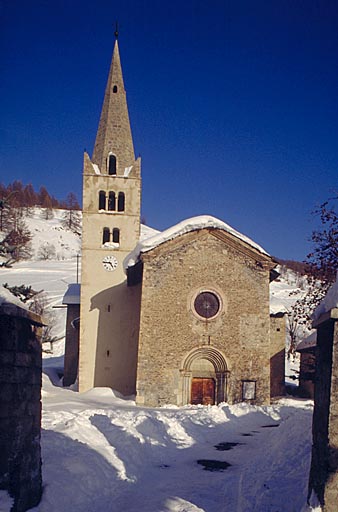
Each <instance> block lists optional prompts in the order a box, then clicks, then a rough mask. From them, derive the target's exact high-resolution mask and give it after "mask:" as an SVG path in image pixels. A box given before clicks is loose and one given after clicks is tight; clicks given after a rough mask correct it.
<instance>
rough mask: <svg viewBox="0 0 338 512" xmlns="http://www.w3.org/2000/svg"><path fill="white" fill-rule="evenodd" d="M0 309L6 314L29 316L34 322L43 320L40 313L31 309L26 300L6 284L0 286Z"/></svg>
mask: <svg viewBox="0 0 338 512" xmlns="http://www.w3.org/2000/svg"><path fill="white" fill-rule="evenodd" d="M0 310H1V311H2V312H3V313H4V314H6V315H11V316H19V317H24V318H29V319H30V320H31V321H32V322H33V323H40V322H41V318H40V317H39V315H37V314H35V313H33V312H32V311H30V310H29V308H28V306H27V305H26V304H25V303H24V302H22V301H21V300H20V299H19V298H18V297H15V295H13V293H11V292H10V291H9V290H7V288H5V287H4V286H0Z"/></svg>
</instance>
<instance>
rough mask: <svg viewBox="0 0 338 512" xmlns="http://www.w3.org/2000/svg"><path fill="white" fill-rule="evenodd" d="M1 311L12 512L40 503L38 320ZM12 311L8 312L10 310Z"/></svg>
mask: <svg viewBox="0 0 338 512" xmlns="http://www.w3.org/2000/svg"><path fill="white" fill-rule="evenodd" d="M4 309H6V307H5V308H4V307H3V306H0V489H2V490H7V492H8V494H9V495H10V496H11V497H12V498H13V499H14V505H13V507H12V512H23V511H26V510H28V509H29V508H31V507H34V506H36V505H37V504H38V503H39V501H40V498H41V492H42V482H41V450H40V428H41V361H42V360H41V344H40V341H39V340H38V338H37V330H38V329H39V325H40V326H41V323H39V322H38V321H37V319H38V318H39V317H37V315H34V314H31V313H30V312H28V311H26V310H21V309H20V308H18V307H17V306H10V307H9V314H6V312H4ZM7 309H8V308H7Z"/></svg>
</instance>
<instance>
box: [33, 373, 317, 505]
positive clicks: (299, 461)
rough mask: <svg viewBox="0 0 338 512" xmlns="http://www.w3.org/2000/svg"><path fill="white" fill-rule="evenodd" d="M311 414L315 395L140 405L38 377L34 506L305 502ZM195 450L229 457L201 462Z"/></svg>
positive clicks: (209, 456) (208, 455)
mask: <svg viewBox="0 0 338 512" xmlns="http://www.w3.org/2000/svg"><path fill="white" fill-rule="evenodd" d="M311 419H312V403H311V401H301V400H292V399H284V400H281V401H280V402H279V403H278V404H275V405H273V406H266V407H258V406H251V405H248V404H237V405H228V404H225V403H223V404H220V405H218V406H207V407H204V406H192V405H189V406H186V407H181V408H178V407H174V408H168V407H166V408H142V407H136V406H135V404H134V402H133V401H129V400H123V399H121V398H119V397H118V396H116V395H115V393H114V392H112V391H111V390H110V389H107V388H103V389H94V390H91V391H89V392H86V393H75V392H73V391H71V390H69V389H64V388H60V387H55V386H53V385H52V382H51V381H50V380H49V379H47V378H45V377H44V379H43V434H42V458H43V481H44V493H43V496H42V501H41V503H40V505H39V506H38V507H37V508H36V509H34V510H35V512H47V511H48V512H63V511H66V510H72V511H73V512H101V511H102V510H109V511H111V512H120V511H122V510H126V511H128V512H149V511H153V512H178V511H179V512H196V511H200V512H216V511H217V512H219V511H220V510H225V508H224V507H225V504H226V510H229V511H230V510H231V511H232V510H238V511H241V512H262V511H263V510H264V511H272V510H283V512H294V511H295V510H299V511H300V510H303V512H305V510H307V509H306V508H304V506H305V503H306V495H307V482H308V472H309V465H310V454H311ZM220 443H223V444H224V443H233V447H232V449H227V450H218V449H217V446H218V445H219V444H220ZM200 459H210V460H216V461H224V462H228V463H229V464H230V466H229V468H228V469H227V470H226V471H224V472H219V471H215V472H206V471H205V470H204V469H203V467H202V466H200V465H199V464H198V463H197V461H198V460H200ZM286 495H287V496H289V497H290V499H288V500H285V496H286Z"/></svg>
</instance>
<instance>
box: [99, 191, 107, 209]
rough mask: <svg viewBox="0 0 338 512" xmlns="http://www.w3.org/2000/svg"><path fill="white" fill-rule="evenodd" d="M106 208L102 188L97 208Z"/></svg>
mask: <svg viewBox="0 0 338 512" xmlns="http://www.w3.org/2000/svg"><path fill="white" fill-rule="evenodd" d="M105 209H106V193H105V192H104V191H103V190H100V192H99V210H105Z"/></svg>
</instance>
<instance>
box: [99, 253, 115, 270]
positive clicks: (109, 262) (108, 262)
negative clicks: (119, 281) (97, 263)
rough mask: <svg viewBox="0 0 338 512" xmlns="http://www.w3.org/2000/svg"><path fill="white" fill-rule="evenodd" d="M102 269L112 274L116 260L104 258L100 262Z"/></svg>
mask: <svg viewBox="0 0 338 512" xmlns="http://www.w3.org/2000/svg"><path fill="white" fill-rule="evenodd" d="M102 264H103V268H104V269H105V270H108V272H113V270H115V269H116V267H117V259H116V258H115V256H105V257H104V258H103V260H102Z"/></svg>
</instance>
